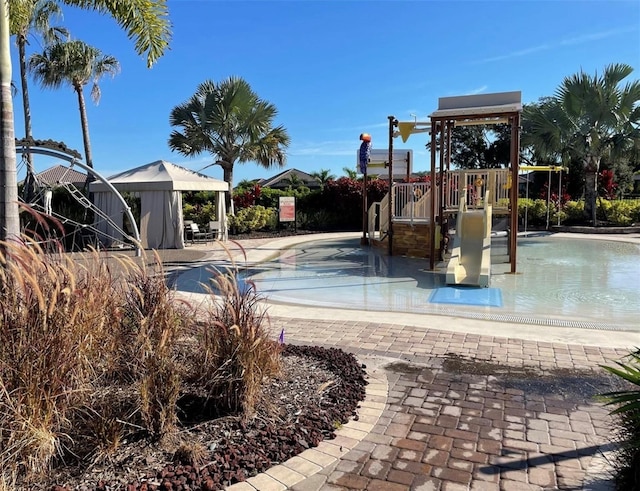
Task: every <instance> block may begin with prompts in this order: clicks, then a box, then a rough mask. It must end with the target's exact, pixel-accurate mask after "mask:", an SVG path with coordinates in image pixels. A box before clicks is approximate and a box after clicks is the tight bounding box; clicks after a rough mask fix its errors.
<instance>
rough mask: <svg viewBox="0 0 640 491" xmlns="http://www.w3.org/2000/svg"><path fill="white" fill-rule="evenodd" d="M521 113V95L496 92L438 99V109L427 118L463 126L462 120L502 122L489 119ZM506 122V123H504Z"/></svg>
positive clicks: (517, 92) (519, 93)
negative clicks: (453, 122)
mask: <svg viewBox="0 0 640 491" xmlns="http://www.w3.org/2000/svg"><path fill="white" fill-rule="evenodd" d="M520 111H522V93H521V92H520V91H513V92H497V93H493V94H477V95H464V96H455V97H440V98H439V99H438V109H437V110H436V111H434V112H433V113H431V114H430V115H429V117H430V118H431V119H432V120H434V119H437V120H447V119H449V120H455V121H456V122H459V121H460V123H459V125H461V126H462V125H464V122H463V120H465V119H469V120H477V119H487V120H488V121H487V123H492V122H502V121H491V119H495V118H499V117H500V116H503V117H504V116H507V115H509V114H512V113H517V112H520ZM505 122H506V121H505Z"/></svg>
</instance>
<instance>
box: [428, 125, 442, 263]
mask: <svg viewBox="0 0 640 491" xmlns="http://www.w3.org/2000/svg"><path fill="white" fill-rule="evenodd" d="M438 124H440V125H442V122H438V123H436V124H434V123H433V120H431V211H430V213H429V215H430V216H429V220H430V224H429V226H430V227H429V229H430V231H431V240H430V241H429V269H431V270H432V271H433V270H434V269H435V268H436V258H435V255H436V228H435V223H434V222H435V216H436V210H435V207H436V193H435V189H434V187H435V184H436V152H437V150H438V149H437V147H436V131H438ZM440 145H442V141H441V142H440ZM441 151H442V150H441Z"/></svg>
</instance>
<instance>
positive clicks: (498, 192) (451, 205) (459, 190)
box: [368, 169, 517, 240]
mask: <svg viewBox="0 0 640 491" xmlns="http://www.w3.org/2000/svg"><path fill="white" fill-rule="evenodd" d="M516 185H517V183H516ZM443 186H444V192H443V193H442V194H441V193H440V187H439V186H436V188H435V193H436V203H435V206H436V213H435V214H436V215H437V214H438V210H440V198H441V196H442V200H443V208H444V210H445V212H449V213H455V212H457V210H458V209H459V206H460V199H463V200H466V206H467V208H483V207H484V205H485V203H484V200H485V198H484V197H485V196H487V192H489V196H490V198H489V199H490V203H488V204H489V205H491V206H492V207H493V209H494V211H495V210H504V209H507V208H508V206H509V193H510V189H511V186H512V183H511V174H510V171H509V170H508V169H473V170H457V171H449V172H446V173H445V176H444V183H443ZM391 192H392V193H393V203H394V206H393V220H394V221H396V220H397V221H404V222H406V221H409V222H411V223H413V222H420V223H428V222H429V220H430V219H431V192H432V188H431V183H428V182H410V183H395V184H394V185H393V186H392V188H391ZM389 212H390V210H389V194H387V195H386V196H385V197H384V198H383V199H382V200H381V201H379V202H376V203H372V205H371V206H370V208H369V210H368V228H369V238H370V239H376V240H381V239H382V238H384V236H385V235H386V233H387V229H388V223H389Z"/></svg>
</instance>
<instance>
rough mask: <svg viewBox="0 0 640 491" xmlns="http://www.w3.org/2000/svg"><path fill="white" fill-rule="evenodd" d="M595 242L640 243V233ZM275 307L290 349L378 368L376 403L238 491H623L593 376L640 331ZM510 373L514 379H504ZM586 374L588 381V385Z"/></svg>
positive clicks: (250, 258)
mask: <svg viewBox="0 0 640 491" xmlns="http://www.w3.org/2000/svg"><path fill="white" fill-rule="evenodd" d="M562 235H564V234H562ZM336 236H340V235H339V234H327V235H324V234H322V235H320V234H319V235H310V236H295V237H290V238H283V239H272V240H269V239H258V240H247V241H242V242H241V243H239V244H234V243H228V244H227V248H228V249H227V250H222V249H221V248H220V247H219V244H209V245H204V244H201V245H196V246H190V247H188V248H187V249H185V250H184V252H183V253H182V254H183V255H189V254H191V255H192V257H193V258H194V259H195V260H194V261H193V262H191V263H188V262H187V261H181V260H173V262H172V261H171V260H169V258H168V256H167V258H166V259H165V258H163V260H165V263H166V264H169V263H170V264H173V268H175V269H177V270H179V271H180V270H181V271H188V269H189V267H191V266H194V265H199V266H201V265H202V264H206V263H208V262H225V263H228V262H229V259H230V258H231V257H233V258H234V260H236V261H237V262H238V263H242V264H254V263H258V262H260V261H263V260H265V259H268V258H270V257H272V256H273V255H275V254H276V252H277V251H278V250H280V249H282V248H284V247H287V246H289V245H291V244H293V243H296V242H300V241H306V240H318V239H321V238H324V237H336ZM345 236H354V234H345ZM571 236H572V237H574V236H575V234H571ZM583 237H585V238H594V239H600V240H624V241H630V242H636V243H640V234H624V235H615V236H609V235H607V236H605V235H602V234H593V235H583ZM240 245H241V246H242V250H241V249H240ZM243 251H244V252H243ZM175 253H176V254H177V255H180V251H175ZM196 253H197V254H196ZM180 296H181V297H184V298H187V299H189V301H191V302H193V303H194V304H196V303H198V302H203V301H206V299H205V296H203V295H198V294H186V293H184V294H180ZM266 307H267V312H268V314H269V317H270V321H271V326H272V329H273V335H274V337H276V336H277V335H278V334H279V333H280V331H281V329H284V330H285V342H287V343H292V344H312V345H317V346H323V347H337V348H340V349H342V350H344V351H347V352H351V353H354V354H355V355H356V356H357V357H358V359H359V360H360V361H361V362H362V363H363V364H365V365H366V367H367V374H368V381H369V385H368V386H367V396H366V399H365V400H364V401H363V402H362V404H361V407H360V409H359V410H358V414H359V419H358V421H351V422H349V423H348V424H346V425H344V426H343V427H341V428H340V429H339V430H338V431H337V438H336V439H334V440H331V441H327V442H322V443H321V444H320V445H319V446H318V447H316V448H313V449H309V450H307V451H305V452H303V453H302V454H300V455H299V456H296V457H293V458H292V459H290V460H288V461H287V462H285V463H283V464H279V465H276V466H274V467H273V468H271V469H270V470H269V471H267V472H265V473H262V474H260V475H258V476H255V477H253V478H250V479H249V480H248V481H246V482H244V483H238V484H235V485H233V486H230V487H229V488H227V489H229V490H232V491H245V490H246V491H251V490H254V489H259V490H266V491H272V490H273V491H275V490H284V489H292V490H300V491H314V490H341V489H359V490H385V491H395V490H416V491H456V490H461V491H462V490H496V491H499V490H500V491H509V490H517V491H526V490H531V491H534V490H536V491H550V490H559V489H572V490H578V489H584V490H592V491H596V490H599V491H604V490H612V489H613V485H612V482H611V479H610V478H611V475H610V469H611V467H610V464H609V462H608V460H607V459H608V458H610V456H611V450H612V448H611V445H610V443H609V440H610V436H611V431H612V419H611V417H610V416H609V415H608V409H607V408H604V407H603V406H602V405H601V404H599V403H597V402H595V401H594V400H593V398H592V397H591V396H592V393H594V392H593V390H585V388H586V387H588V386H589V384H591V383H592V382H593V381H592V379H591V377H590V373H593V374H594V375H595V374H602V373H603V371H602V369H601V368H599V366H600V365H602V364H604V365H612V364H613V363H614V362H615V361H616V360H619V359H621V358H622V357H624V356H625V355H627V354H628V353H629V351H630V350H631V349H633V348H634V347H637V346H640V334H638V333H634V332H628V331H625V332H622V331H601V330H594V329H579V328H568V327H567V328H564V327H562V328H559V327H548V326H539V325H536V326H534V325H525V324H512V323H507V322H495V321H484V320H475V319H468V318H458V317H455V316H441V315H424V314H401V313H397V312H393V313H385V312H366V311H356V310H342V309H338V308H316V307H301V306H289V305H276V304H269V305H268V306H266ZM474 363H475V364H476V365H475V366H482V365H483V364H485V365H487V366H488V367H495V366H497V365H500V373H491V372H490V371H486V370H485V371H483V370H476V371H474V369H473V368H470V367H473V366H474ZM454 365H455V366H458V370H456V369H452V366H454ZM505 367H508V370H506V371H507V372H509V374H505V373H502V372H503V371H502V369H503V368H505ZM575 371H579V372H580V377H578V378H577V379H576V377H575V376H573V377H572V374H574V375H575ZM541 377H544V378H541ZM558 384H559V385H558ZM595 393H597V391H596V392H595Z"/></svg>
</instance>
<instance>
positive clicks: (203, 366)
mask: <svg viewBox="0 0 640 491" xmlns="http://www.w3.org/2000/svg"><path fill="white" fill-rule="evenodd" d="M213 274H214V277H213V279H212V284H211V285H209V294H210V295H211V297H212V302H211V307H210V310H209V312H208V314H207V315H206V317H205V319H204V320H203V321H202V331H201V333H200V335H201V336H202V339H201V343H200V346H201V347H202V348H201V350H200V352H199V353H200V356H199V360H198V366H199V367H200V377H199V382H200V383H201V384H203V385H204V386H205V387H206V390H207V397H208V398H209V399H210V400H213V401H216V402H217V408H218V410H224V411H225V412H228V413H231V414H240V413H242V414H243V415H244V417H245V418H246V417H249V416H251V415H252V414H253V412H254V408H255V406H256V403H257V401H258V399H259V396H260V390H261V387H262V383H263V380H264V379H266V378H268V377H272V376H274V375H276V374H277V373H278V372H279V370H280V352H281V347H280V345H279V344H278V343H277V342H275V341H272V340H271V339H270V338H269V332H268V329H267V316H266V312H265V311H264V310H262V309H260V308H259V307H258V302H259V301H260V295H259V294H258V293H257V291H256V289H255V285H254V284H253V283H252V282H241V281H239V280H238V278H237V275H238V272H237V270H229V271H227V272H220V271H213Z"/></svg>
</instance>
